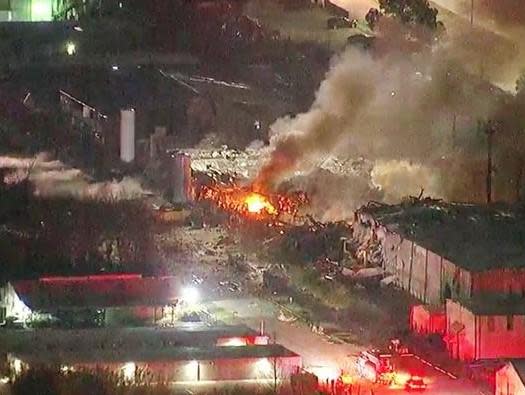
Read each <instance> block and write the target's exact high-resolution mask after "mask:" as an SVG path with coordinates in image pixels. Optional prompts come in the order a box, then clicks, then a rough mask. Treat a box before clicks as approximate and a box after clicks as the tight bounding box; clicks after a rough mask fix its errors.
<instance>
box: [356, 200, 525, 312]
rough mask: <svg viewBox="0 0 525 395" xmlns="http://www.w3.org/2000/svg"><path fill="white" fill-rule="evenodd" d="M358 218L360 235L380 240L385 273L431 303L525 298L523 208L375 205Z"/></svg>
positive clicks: (449, 204) (358, 215) (524, 216)
mask: <svg viewBox="0 0 525 395" xmlns="http://www.w3.org/2000/svg"><path fill="white" fill-rule="evenodd" d="M356 217H357V218H356V219H357V221H356V224H355V226H354V229H355V231H356V236H358V237H360V238H367V237H374V238H377V240H378V241H379V242H380V243H381V246H382V250H383V268H384V270H385V271H386V272H388V273H390V274H393V275H395V276H396V282H397V285H398V286H399V287H400V288H402V289H404V290H406V291H408V292H410V294H412V295H413V296H415V297H417V298H418V299H420V300H421V301H423V302H424V303H426V304H437V305H439V304H442V303H443V302H444V301H445V300H446V299H450V298H453V299H461V300H468V299H470V298H472V297H475V296H478V295H485V294H495V295H498V294H508V295H516V296H521V295H524V294H525V250H524V249H523V242H524V241H525V221H524V220H525V213H523V212H522V211H521V210H516V209H512V208H510V207H508V206H500V207H496V206H494V207H492V208H486V207H481V206H475V205H464V204H454V203H443V202H433V201H430V202H424V201H423V202H416V203H414V204H410V203H407V204H399V205H395V206H390V205H382V204H377V205H374V204H372V205H369V206H366V207H363V208H362V209H360V210H359V211H358V212H357V213H356ZM495 278H497V279H498V281H494V279H495Z"/></svg>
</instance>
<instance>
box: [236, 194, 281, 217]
mask: <svg viewBox="0 0 525 395" xmlns="http://www.w3.org/2000/svg"><path fill="white" fill-rule="evenodd" d="M244 204H245V205H246V208H247V210H248V212H250V213H253V214H260V213H261V212H262V211H263V210H264V211H266V212H267V213H268V214H271V215H272V214H275V213H276V210H275V207H273V205H272V204H271V203H270V202H269V201H268V199H267V198H266V197H264V196H263V195H261V194H259V193H256V192H252V193H250V194H249V195H248V196H246V198H245V199H244Z"/></svg>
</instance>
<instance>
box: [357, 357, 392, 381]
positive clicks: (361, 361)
mask: <svg viewBox="0 0 525 395" xmlns="http://www.w3.org/2000/svg"><path fill="white" fill-rule="evenodd" d="M356 370H357V373H358V374H359V375H360V376H361V377H364V378H365V379H367V380H370V381H372V382H373V383H384V384H389V383H390V382H391V381H392V379H393V376H394V368H393V366H392V354H390V353H385V352H382V351H380V350H377V349H372V350H366V351H362V352H361V353H359V356H358V357H357V361H356Z"/></svg>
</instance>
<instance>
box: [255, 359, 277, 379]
mask: <svg viewBox="0 0 525 395" xmlns="http://www.w3.org/2000/svg"><path fill="white" fill-rule="evenodd" d="M255 372H256V373H257V376H258V378H262V377H268V376H270V375H272V372H273V366H272V363H271V362H270V361H269V360H268V358H261V359H259V360H258V361H257V362H255Z"/></svg>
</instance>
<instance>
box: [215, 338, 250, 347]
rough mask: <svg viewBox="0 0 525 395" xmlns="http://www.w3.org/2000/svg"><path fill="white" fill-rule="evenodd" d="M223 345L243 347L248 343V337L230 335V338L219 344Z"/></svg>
mask: <svg viewBox="0 0 525 395" xmlns="http://www.w3.org/2000/svg"><path fill="white" fill-rule="evenodd" d="M218 345H219V346H221V347H241V346H245V345H246V339H243V338H242V337H230V338H228V339H223V340H222V341H220V344H218Z"/></svg>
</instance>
